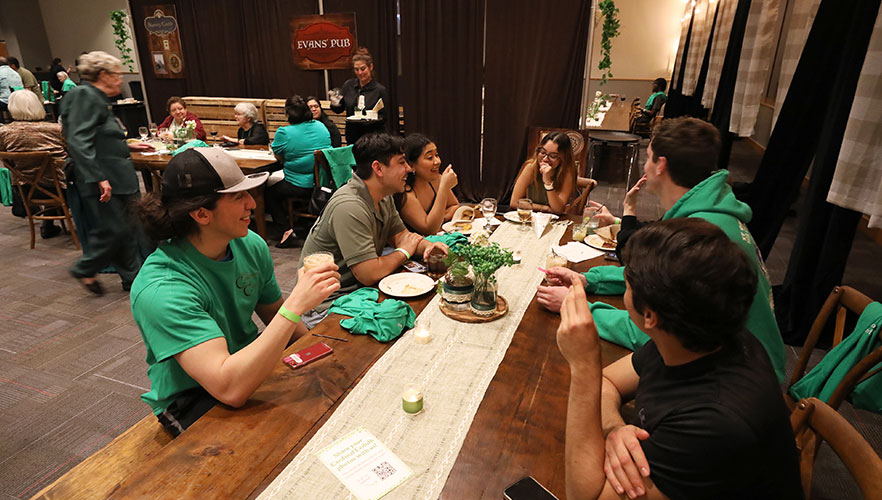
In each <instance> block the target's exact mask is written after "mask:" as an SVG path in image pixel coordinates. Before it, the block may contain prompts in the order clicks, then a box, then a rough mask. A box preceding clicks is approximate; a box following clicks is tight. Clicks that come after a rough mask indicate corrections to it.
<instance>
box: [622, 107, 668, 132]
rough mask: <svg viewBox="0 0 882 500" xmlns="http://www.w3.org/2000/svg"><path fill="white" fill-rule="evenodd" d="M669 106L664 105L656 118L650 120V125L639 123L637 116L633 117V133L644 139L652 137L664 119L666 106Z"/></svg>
mask: <svg viewBox="0 0 882 500" xmlns="http://www.w3.org/2000/svg"><path fill="white" fill-rule="evenodd" d="M667 105H668V104H667V103H664V104H662V105H661V107H660V108H659V109H658V113H656V114H655V116H653V117H652V119H651V120H649V123H646V122H639V121H637V115H632V117H631V132H632V133H634V134H637V135H640V136H643V137H649V136H651V135H652V131H653V130H654V129H655V127H656V126H657V125H658V124H659V123H661V121H662V120H663V119H664V117H665V106H667Z"/></svg>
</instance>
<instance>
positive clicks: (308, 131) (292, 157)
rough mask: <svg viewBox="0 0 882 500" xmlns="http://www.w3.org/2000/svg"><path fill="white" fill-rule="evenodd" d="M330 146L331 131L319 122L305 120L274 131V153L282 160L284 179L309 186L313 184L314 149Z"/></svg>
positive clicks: (294, 183)
mask: <svg viewBox="0 0 882 500" xmlns="http://www.w3.org/2000/svg"><path fill="white" fill-rule="evenodd" d="M329 147H331V134H330V133H328V128H327V127H325V126H324V125H323V124H322V123H321V122H317V121H315V120H310V121H308V122H303V123H297V124H295V125H288V126H287V127H281V128H279V129H278V130H276V135H275V137H273V145H272V148H273V153H275V154H277V155H279V156H281V157H282V159H283V160H284V167H285V181H287V182H290V183H291V184H293V185H295V186H297V187H302V188H311V187H313V185H314V184H315V179H314V178H313V177H315V176H314V175H313V166H314V165H315V156H314V155H313V153H315V150H316V149H324V148H329Z"/></svg>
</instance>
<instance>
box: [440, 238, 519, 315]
mask: <svg viewBox="0 0 882 500" xmlns="http://www.w3.org/2000/svg"><path fill="white" fill-rule="evenodd" d="M451 253H452V254H453V255H455V256H456V258H457V259H458V260H459V261H461V262H465V263H467V264H468V265H469V266H471V269H472V272H473V273H474V276H475V277H474V286H475V288H474V292H473V293H472V298H471V300H470V301H469V310H470V311H471V312H472V313H473V314H475V315H476V316H482V317H487V316H492V315H493V314H494V312H495V311H496V291H497V283H496V271H498V270H499V269H500V268H502V267H507V266H511V265H513V264H514V258H513V257H512V251H511V250H508V249H506V248H502V247H501V246H499V243H496V242H494V243H490V244H488V245H460V246H458V247H455V249H453V250H452V251H451Z"/></svg>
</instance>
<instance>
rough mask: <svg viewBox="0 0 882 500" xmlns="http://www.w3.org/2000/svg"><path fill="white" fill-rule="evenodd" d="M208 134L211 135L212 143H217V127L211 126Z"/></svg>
mask: <svg viewBox="0 0 882 500" xmlns="http://www.w3.org/2000/svg"><path fill="white" fill-rule="evenodd" d="M208 133H209V134H211V142H217V127H215V126H214V125H211V126H209V127H208Z"/></svg>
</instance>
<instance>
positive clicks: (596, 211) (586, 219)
mask: <svg viewBox="0 0 882 500" xmlns="http://www.w3.org/2000/svg"><path fill="white" fill-rule="evenodd" d="M582 224H583V225H584V226H585V229H586V231H585V236H586V237H587V236H588V235H589V234H594V230H595V229H597V227H598V226H599V225H600V208H598V207H593V206H586V207H585V210H584V211H583V212H582ZM583 239H584V238H583Z"/></svg>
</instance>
